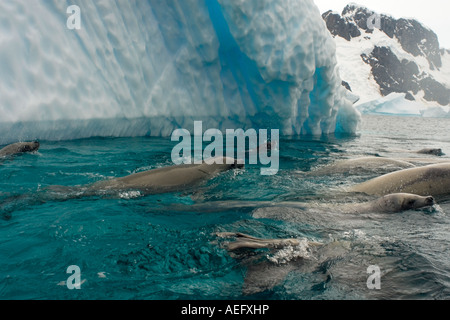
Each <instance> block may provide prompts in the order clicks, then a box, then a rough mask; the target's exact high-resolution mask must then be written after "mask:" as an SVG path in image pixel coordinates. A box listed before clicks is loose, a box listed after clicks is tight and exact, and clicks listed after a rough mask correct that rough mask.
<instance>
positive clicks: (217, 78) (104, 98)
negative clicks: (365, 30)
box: [0, 0, 359, 144]
mask: <svg viewBox="0 0 450 320" xmlns="http://www.w3.org/2000/svg"><path fill="white" fill-rule="evenodd" d="M71 5H76V6H78V7H79V8H80V18H81V23H80V26H81V29H79V30H76V29H75V30H71V29H69V28H67V25H66V22H67V19H69V18H70V17H71V13H68V12H67V8H68V7H69V6H71ZM0 46H1V50H0V144H5V143H7V142H10V141H15V140H27V139H35V138H37V139H73V138H83V137H90V136H138V135H152V136H169V135H170V134H171V133H172V131H173V130H174V129H177V128H186V129H188V130H192V127H193V122H194V120H202V121H204V127H209V128H218V129H221V130H224V129H227V128H244V129H246V128H274V129H280V130H281V133H283V134H288V135H290V134H330V133H333V132H348V133H354V132H355V130H356V128H357V125H358V122H359V113H358V112H357V111H355V109H354V108H353V106H352V105H351V103H350V102H349V101H348V100H347V99H346V98H345V89H344V88H343V87H342V86H341V79H340V77H339V74H338V71H337V69H336V58H335V44H334V42H333V39H332V38H331V36H330V34H329V32H328V30H327V29H326V26H325V23H324V22H323V20H322V19H321V16H320V13H319V10H318V9H317V7H316V6H315V5H314V3H313V1H312V0H283V1H273V0H245V1H244V0H234V1H229V0H179V1H178V0H167V1H159V0H148V1H143V0H134V1H128V0H120V1H110V0H95V1H94V0H74V1H61V0H36V1H32V2H30V1H28V0H14V1H13V0H6V1H2V2H1V3H0ZM191 132H192V131H191Z"/></svg>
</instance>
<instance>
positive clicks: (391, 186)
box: [350, 163, 450, 197]
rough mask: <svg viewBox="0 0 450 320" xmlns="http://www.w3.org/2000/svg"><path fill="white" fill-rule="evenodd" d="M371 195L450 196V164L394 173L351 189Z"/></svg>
mask: <svg viewBox="0 0 450 320" xmlns="http://www.w3.org/2000/svg"><path fill="white" fill-rule="evenodd" d="M350 191H353V192H362V193H366V194H369V195H379V196H382V195H387V194H390V193H413V194H417V195H421V196H427V195H432V196H433V197H438V196H445V195H450V163H440V164H433V165H428V166H423V167H418V168H412V169H405V170H400V171H396V172H392V173H389V174H386V175H383V176H380V177H378V178H375V179H372V180H369V181H367V182H364V183H361V184H359V185H356V186H354V187H352V188H350Z"/></svg>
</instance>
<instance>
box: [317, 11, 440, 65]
mask: <svg viewBox="0 0 450 320" xmlns="http://www.w3.org/2000/svg"><path fill="white" fill-rule="evenodd" d="M322 16H323V18H324V20H325V22H326V24H327V27H328V29H329V30H330V32H331V33H332V34H333V35H334V36H340V37H342V38H344V39H347V40H348V41H350V40H351V38H355V37H359V36H360V35H361V31H360V30H364V31H365V32H366V33H372V32H373V29H374V24H375V23H372V25H371V24H370V23H368V21H370V22H374V21H376V20H375V19H378V22H379V24H378V25H377V27H379V28H380V30H381V31H383V32H384V33H385V34H386V35H387V36H388V37H390V38H394V37H395V38H397V39H398V41H399V42H400V44H401V46H402V48H403V49H404V50H405V51H406V52H408V53H410V54H412V55H413V56H415V57H417V56H424V57H426V58H427V59H428V62H429V64H430V68H431V69H435V68H437V69H439V68H440V67H441V66H442V60H441V53H440V48H439V41H438V37H437V35H436V34H435V33H434V32H433V31H432V30H430V29H429V28H427V27H425V26H424V25H423V24H421V23H420V22H418V21H417V20H414V19H403V18H402V19H398V20H397V19H395V18H393V17H391V16H388V15H385V14H378V13H376V12H375V11H372V10H370V9H368V8H366V7H364V6H360V5H358V4H355V3H351V4H349V5H347V6H346V7H345V8H344V10H343V11H342V14H341V15H339V14H337V13H332V12H331V11H328V12H326V13H324V14H323V15H322ZM356 29H359V30H356Z"/></svg>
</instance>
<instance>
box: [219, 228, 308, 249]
mask: <svg viewBox="0 0 450 320" xmlns="http://www.w3.org/2000/svg"><path fill="white" fill-rule="evenodd" d="M217 236H218V237H220V238H232V237H233V238H236V240H235V241H234V242H228V243H226V247H227V250H229V251H235V250H238V249H263V248H266V249H280V248H285V247H288V246H298V245H300V241H298V240H296V239H260V238H255V237H252V236H249V235H246V234H243V233H239V232H237V233H232V232H222V233H218V234H217Z"/></svg>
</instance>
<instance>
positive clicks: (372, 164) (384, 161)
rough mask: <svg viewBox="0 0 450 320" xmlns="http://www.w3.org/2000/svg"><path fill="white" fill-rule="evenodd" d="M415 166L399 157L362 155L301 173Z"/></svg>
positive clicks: (385, 169)
mask: <svg viewBox="0 0 450 320" xmlns="http://www.w3.org/2000/svg"><path fill="white" fill-rule="evenodd" d="M414 167H415V166H414V165H413V164H412V163H410V162H407V161H404V160H400V159H391V158H382V157H362V158H356V159H348V160H342V161H337V162H336V163H334V164H332V165H329V166H326V167H323V168H320V169H317V170H314V171H311V172H307V173H303V172H302V173H303V174H307V175H311V176H319V175H329V174H361V173H364V172H378V173H388V172H392V171H396V170H401V169H407V168H414Z"/></svg>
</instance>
